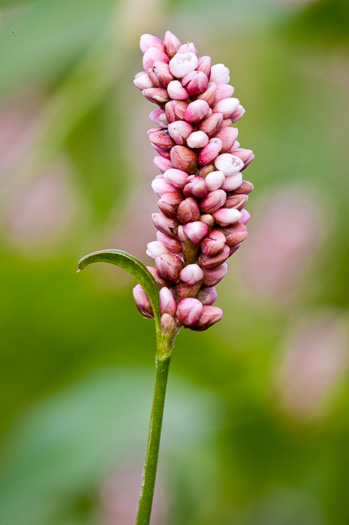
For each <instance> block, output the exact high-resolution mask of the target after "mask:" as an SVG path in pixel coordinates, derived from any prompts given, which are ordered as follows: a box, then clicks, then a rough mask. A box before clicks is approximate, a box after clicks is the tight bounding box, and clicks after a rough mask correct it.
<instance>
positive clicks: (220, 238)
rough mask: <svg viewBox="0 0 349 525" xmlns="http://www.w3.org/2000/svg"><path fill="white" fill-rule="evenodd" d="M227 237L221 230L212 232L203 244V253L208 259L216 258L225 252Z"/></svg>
mask: <svg viewBox="0 0 349 525" xmlns="http://www.w3.org/2000/svg"><path fill="white" fill-rule="evenodd" d="M224 245H225V235H224V233H222V232H221V231H219V230H212V231H211V232H210V233H209V234H208V236H207V237H205V239H204V240H203V241H202V243H201V251H202V253H203V254H204V255H206V256H207V257H215V256H216V255H218V254H219V253H221V251H222V250H223V248H224Z"/></svg>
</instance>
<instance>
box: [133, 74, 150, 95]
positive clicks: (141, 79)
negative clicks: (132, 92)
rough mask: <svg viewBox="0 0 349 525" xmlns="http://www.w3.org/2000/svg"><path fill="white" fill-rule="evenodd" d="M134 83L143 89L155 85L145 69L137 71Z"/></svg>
mask: <svg viewBox="0 0 349 525" xmlns="http://www.w3.org/2000/svg"><path fill="white" fill-rule="evenodd" d="M133 83H134V85H135V86H136V88H138V89H140V90H142V91H143V89H149V88H152V87H154V84H153V82H152V81H151V80H150V78H149V76H148V74H147V73H145V72H144V71H142V72H141V73H137V75H136V76H135V78H134V81H133Z"/></svg>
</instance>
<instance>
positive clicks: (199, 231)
mask: <svg viewBox="0 0 349 525" xmlns="http://www.w3.org/2000/svg"><path fill="white" fill-rule="evenodd" d="M208 232H209V229H208V226H207V224H205V223H204V222H201V221H194V222H188V224H186V225H185V226H184V233H185V234H186V236H187V237H188V238H189V239H190V240H191V242H193V243H194V244H200V242H201V241H202V239H203V238H204V237H206V235H207V234H208Z"/></svg>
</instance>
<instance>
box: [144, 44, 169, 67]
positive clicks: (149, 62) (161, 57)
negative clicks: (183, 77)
mask: <svg viewBox="0 0 349 525" xmlns="http://www.w3.org/2000/svg"><path fill="white" fill-rule="evenodd" d="M169 60H170V59H169V58H168V56H167V55H166V53H164V52H163V51H160V49H158V48H157V47H150V48H149V49H147V51H146V52H145V53H144V55H143V68H144V70H145V71H148V69H149V68H151V67H153V65H154V64H155V62H165V63H167V64H168V63H169Z"/></svg>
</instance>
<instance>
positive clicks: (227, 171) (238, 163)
mask: <svg viewBox="0 0 349 525" xmlns="http://www.w3.org/2000/svg"><path fill="white" fill-rule="evenodd" d="M214 165H215V166H216V168H217V170H219V171H223V173H224V175H225V176H226V177H229V176H231V175H234V174H235V173H237V172H238V171H240V170H241V168H242V167H243V165H244V163H243V162H242V160H241V159H239V157H236V156H235V155H231V154H230V153H222V155H219V156H218V157H217V158H216V160H215V161H214Z"/></svg>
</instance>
